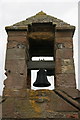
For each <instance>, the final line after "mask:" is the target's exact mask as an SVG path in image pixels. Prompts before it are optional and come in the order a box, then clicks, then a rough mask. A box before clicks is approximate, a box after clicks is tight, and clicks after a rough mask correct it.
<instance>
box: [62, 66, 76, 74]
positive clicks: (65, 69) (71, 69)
mask: <svg viewBox="0 0 80 120" xmlns="http://www.w3.org/2000/svg"><path fill="white" fill-rule="evenodd" d="M61 69H62V73H74V72H75V70H74V66H73V65H65V66H61Z"/></svg>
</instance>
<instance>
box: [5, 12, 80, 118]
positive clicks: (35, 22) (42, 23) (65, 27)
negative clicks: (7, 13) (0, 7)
mask: <svg viewBox="0 0 80 120" xmlns="http://www.w3.org/2000/svg"><path fill="white" fill-rule="evenodd" d="M74 31H75V27H74V26H72V25H70V24H67V23H65V22H64V21H62V20H60V19H57V18H55V17H52V16H49V15H47V14H46V13H44V12H42V11H41V12H39V13H38V14H36V15H35V16H32V17H30V18H27V19H26V20H24V21H21V22H19V23H16V24H14V25H12V26H7V27H6V32H7V34H8V43H7V53H6V66H5V70H6V73H5V74H6V76H7V79H6V80H5V81H4V85H5V87H4V90H3V98H4V102H3V119H5V118H8V119H9V118H19V119H20V118H23V119H24V118H26V119H28V118H29V119H35V118H36V119H39V118H41V119H42V118H44V119H46V120H48V119H51V118H53V119H54V118H56V119H58V118H79V115H78V112H79V111H80V104H79V102H78V101H79V100H80V99H79V98H80V95H79V94H80V93H79V91H78V90H77V89H76V80H75V69H74V59H73V35H74ZM39 56H45V57H53V60H52V61H46V60H45V61H33V60H32V57H39ZM39 69H45V70H46V71H47V76H54V86H55V89H54V90H48V89H46V90H44V89H42V90H31V70H39ZM43 106H44V107H43Z"/></svg>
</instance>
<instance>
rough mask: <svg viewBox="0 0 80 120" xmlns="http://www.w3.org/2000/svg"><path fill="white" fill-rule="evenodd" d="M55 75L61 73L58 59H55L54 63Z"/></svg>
mask: <svg viewBox="0 0 80 120" xmlns="http://www.w3.org/2000/svg"><path fill="white" fill-rule="evenodd" d="M57 73H62V69H61V59H60V58H58V59H56V63H55V74H57Z"/></svg>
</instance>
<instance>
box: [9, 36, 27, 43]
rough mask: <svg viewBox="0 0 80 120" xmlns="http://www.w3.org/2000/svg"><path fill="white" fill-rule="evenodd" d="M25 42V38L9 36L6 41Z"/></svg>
mask: <svg viewBox="0 0 80 120" xmlns="http://www.w3.org/2000/svg"><path fill="white" fill-rule="evenodd" d="M11 40H12V41H18V42H27V38H26V36H9V37H8V41H11Z"/></svg>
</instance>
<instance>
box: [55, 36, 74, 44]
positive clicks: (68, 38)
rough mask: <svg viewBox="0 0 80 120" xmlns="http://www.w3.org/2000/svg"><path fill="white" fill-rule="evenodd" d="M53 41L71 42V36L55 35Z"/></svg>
mask: <svg viewBox="0 0 80 120" xmlns="http://www.w3.org/2000/svg"><path fill="white" fill-rule="evenodd" d="M55 41H56V42H57V43H65V42H73V41H72V37H56V38H55Z"/></svg>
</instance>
